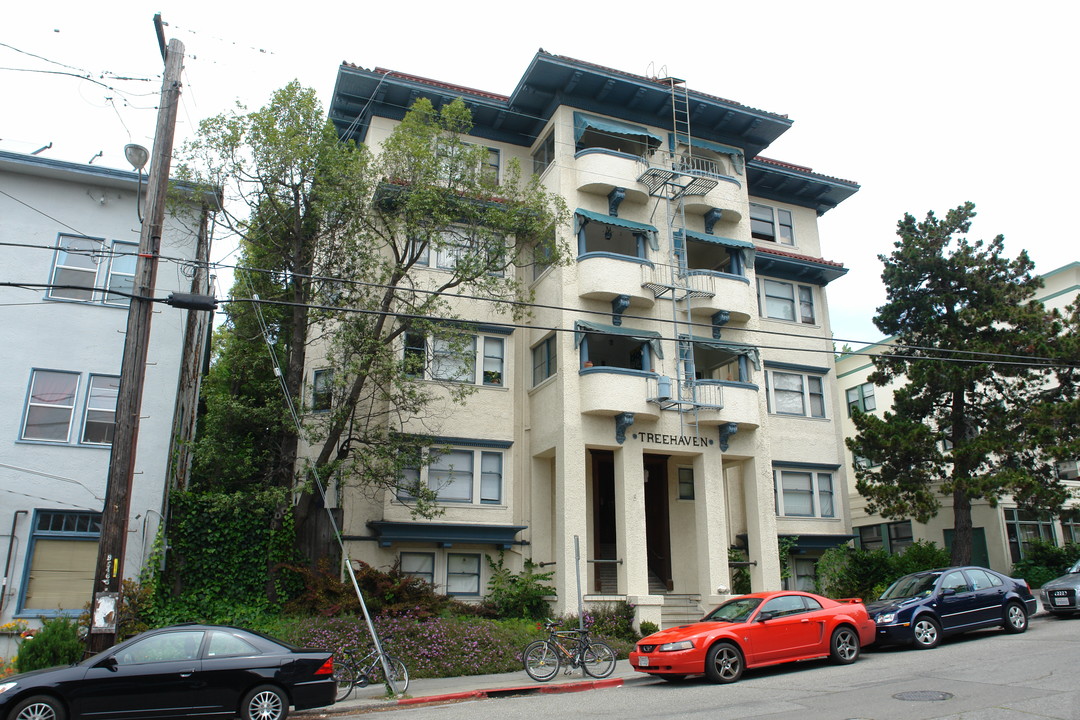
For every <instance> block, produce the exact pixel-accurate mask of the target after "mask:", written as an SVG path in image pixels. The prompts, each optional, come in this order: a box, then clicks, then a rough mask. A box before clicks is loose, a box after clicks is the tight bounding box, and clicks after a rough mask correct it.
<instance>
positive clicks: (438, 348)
mask: <svg viewBox="0 0 1080 720" xmlns="http://www.w3.org/2000/svg"><path fill="white" fill-rule="evenodd" d="M403 362H404V368H405V373H406V375H408V376H409V377H413V378H418V379H419V378H428V379H431V380H444V381H449V382H459V383H468V384H476V385H486V386H488V387H503V386H505V384H506V376H505V372H506V339H505V338H503V337H500V336H498V335H472V336H469V337H465V338H454V339H450V338H438V337H428V336H426V335H424V334H423V333H418V332H409V333H405V341H404V359H403ZM478 367H479V368H481V371H480V373H479V374H478V373H477V372H476V369H477V368H478Z"/></svg>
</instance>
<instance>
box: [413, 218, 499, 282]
mask: <svg viewBox="0 0 1080 720" xmlns="http://www.w3.org/2000/svg"><path fill="white" fill-rule="evenodd" d="M432 255H434V263H432V261H431V259H432V258H431V256H432ZM408 257H409V258H413V259H414V262H415V264H416V265H425V266H429V267H430V266H432V265H434V267H436V268H438V269H440V270H455V269H457V268H458V267H459V266H461V267H462V269H463V272H464V273H465V274H468V275H473V274H474V273H483V272H486V273H487V274H489V275H494V276H497V277H501V276H502V275H503V274H504V273H505V269H506V268H505V266H506V242H505V240H504V238H503V237H502V236H500V235H495V234H492V233H488V232H485V231H483V230H478V229H469V228H464V227H454V228H449V229H446V230H442V231H440V232H437V233H433V234H432V235H429V236H427V237H426V238H425V237H415V238H410V240H409V254H408ZM466 265H467V266H468V267H466Z"/></svg>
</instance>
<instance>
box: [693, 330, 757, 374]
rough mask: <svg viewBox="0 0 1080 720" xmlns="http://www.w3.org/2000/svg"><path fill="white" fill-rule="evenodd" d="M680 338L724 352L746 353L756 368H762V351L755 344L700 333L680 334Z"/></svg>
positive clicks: (733, 353)
mask: <svg viewBox="0 0 1080 720" xmlns="http://www.w3.org/2000/svg"><path fill="white" fill-rule="evenodd" d="M679 339H680V340H684V341H689V342H692V343H693V344H695V345H700V346H701V347H704V348H708V349H710V350H721V351H723V352H729V353H731V354H732V355H745V356H746V357H747V358H749V359H750V362H752V363H754V369H755V370H760V369H761V351H760V350H758V349H757V348H756V347H754V346H753V345H746V344H745V343H737V342H727V341H725V340H718V339H716V338H708V337H701V336H699V335H680V336H679Z"/></svg>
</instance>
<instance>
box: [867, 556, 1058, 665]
mask: <svg viewBox="0 0 1080 720" xmlns="http://www.w3.org/2000/svg"><path fill="white" fill-rule="evenodd" d="M1037 607H1038V606H1037V604H1036V602H1035V596H1034V595H1032V594H1031V588H1030V587H1028V584H1027V582H1025V581H1024V580H1017V579H1015V578H1011V577H1008V576H1006V575H1002V574H1001V573H998V572H994V571H993V570H988V569H986V568H981V567H950V568H939V569H937V570H924V571H922V572H917V573H912V574H911V575H905V576H904V577H902V578H900V579H899V580H897V581H896V582H894V583H893V584H892V585H890V586H889V588H888V589H887V590H886V591H885V592H884V593H882V595H881V597H880V598H879V599H878V600H877V601H876V602H872V603H868V604H867V606H866V609H867V610H868V611H869V613H870V618H871V619H872V620H873V621H874V622H875V623H876V624H877V644H878V645H900V644H909V645H914V646H915V647H916V648H922V649H926V648H932V647H936V646H937V644H938V643H939V642H941V639H942V638H943V637H945V636H946V635H953V634H956V633H962V632H967V631H968V630H977V629H979V628H987V627H996V626H1000V627H1002V628H1004V629H1005V631H1006V632H1011V633H1022V632H1024V631H1025V630H1027V626H1028V616H1029V615H1031V614H1032V613H1034V612H1035V610H1036V608H1037Z"/></svg>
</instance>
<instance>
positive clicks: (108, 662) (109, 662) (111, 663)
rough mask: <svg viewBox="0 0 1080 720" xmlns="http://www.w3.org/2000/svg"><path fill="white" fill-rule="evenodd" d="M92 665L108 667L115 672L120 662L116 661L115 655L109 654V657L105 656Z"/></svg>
mask: <svg viewBox="0 0 1080 720" xmlns="http://www.w3.org/2000/svg"><path fill="white" fill-rule="evenodd" d="M94 667H99V668H106V669H108V670H112V671H113V672H116V669H117V668H118V667H120V663H118V662H117V661H116V657H115V656H113V655H110V656H109V657H107V658H105V659H104V660H102V661H101V662H99V663H98V664H97V665H95V666H94Z"/></svg>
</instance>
